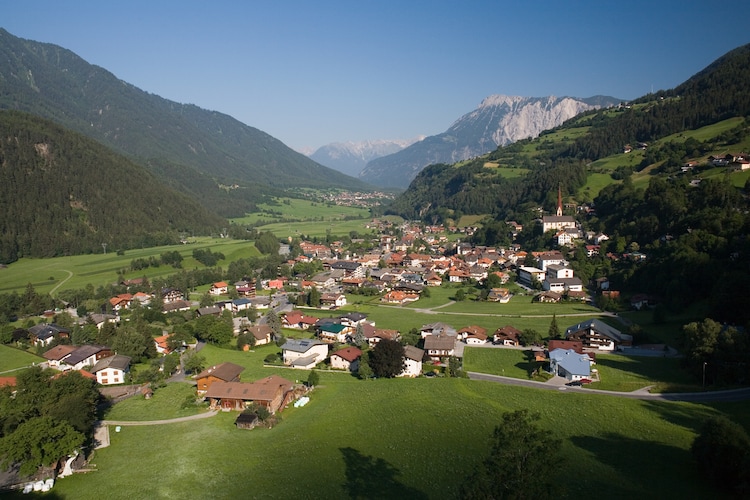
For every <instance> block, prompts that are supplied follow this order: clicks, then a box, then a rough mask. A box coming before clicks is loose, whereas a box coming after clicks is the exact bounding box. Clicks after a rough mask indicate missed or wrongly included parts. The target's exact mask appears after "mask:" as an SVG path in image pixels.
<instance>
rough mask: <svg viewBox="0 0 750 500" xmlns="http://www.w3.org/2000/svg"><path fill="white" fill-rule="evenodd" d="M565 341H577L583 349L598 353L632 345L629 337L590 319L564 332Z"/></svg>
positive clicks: (631, 338)
mask: <svg viewBox="0 0 750 500" xmlns="http://www.w3.org/2000/svg"><path fill="white" fill-rule="evenodd" d="M565 338H566V339H567V340H578V341H580V342H582V343H583V347H585V348H590V349H598V350H600V351H614V350H615V349H618V348H620V347H630V346H632V345H633V337H632V336H631V335H627V334H624V333H622V332H620V330H618V329H617V328H614V327H612V326H609V325H608V324H606V323H604V322H603V321H602V320H600V319H596V318H594V319H590V320H588V321H584V322H582V323H578V324H577V325H573V326H571V327H568V328H567V329H566V330H565Z"/></svg>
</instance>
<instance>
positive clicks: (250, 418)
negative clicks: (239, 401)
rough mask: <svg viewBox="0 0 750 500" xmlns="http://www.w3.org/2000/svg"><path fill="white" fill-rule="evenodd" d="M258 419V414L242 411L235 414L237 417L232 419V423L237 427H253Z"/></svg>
mask: <svg viewBox="0 0 750 500" xmlns="http://www.w3.org/2000/svg"><path fill="white" fill-rule="evenodd" d="M258 422H259V419H258V415H256V414H255V413H245V412H242V413H240V414H239V415H237V418H236V419H235V420H234V425H236V426H237V428H238V429H248V430H250V429H254V428H255V426H256V425H258Z"/></svg>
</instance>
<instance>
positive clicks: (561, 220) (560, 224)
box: [542, 186, 577, 233]
mask: <svg viewBox="0 0 750 500" xmlns="http://www.w3.org/2000/svg"><path fill="white" fill-rule="evenodd" d="M576 226H577V224H576V220H575V217H573V216H571V215H563V209H562V189H561V188H560V187H559V186H558V188H557V213H555V215H545V216H543V217H542V231H544V232H545V233H546V232H547V231H549V230H551V229H554V230H559V229H567V228H575V227H576Z"/></svg>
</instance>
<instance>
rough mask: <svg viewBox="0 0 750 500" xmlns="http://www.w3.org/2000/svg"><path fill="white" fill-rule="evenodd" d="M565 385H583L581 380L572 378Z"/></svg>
mask: <svg viewBox="0 0 750 500" xmlns="http://www.w3.org/2000/svg"><path fill="white" fill-rule="evenodd" d="M565 385H568V386H571V387H580V386H582V385H583V382H581V381H580V380H573V381H572V382H568V383H567V384H565Z"/></svg>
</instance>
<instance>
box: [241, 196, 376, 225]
mask: <svg viewBox="0 0 750 500" xmlns="http://www.w3.org/2000/svg"><path fill="white" fill-rule="evenodd" d="M277 201H278V202H279V203H278V204H273V205H269V204H267V203H262V204H260V205H258V209H259V211H258V212H256V213H252V214H247V215H246V216H245V217H240V218H237V219H233V220H232V222H234V223H236V224H255V223H257V222H258V221H269V222H277V221H279V220H280V219H285V220H296V221H305V220H307V221H309V220H321V221H329V222H330V221H341V220H343V219H344V218H358V219H368V220H369V217H370V211H369V210H368V209H365V208H358V207H347V206H342V205H334V204H328V203H321V202H314V201H310V200H302V199H297V198H281V199H278V198H277Z"/></svg>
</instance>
